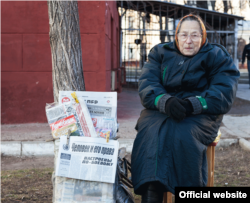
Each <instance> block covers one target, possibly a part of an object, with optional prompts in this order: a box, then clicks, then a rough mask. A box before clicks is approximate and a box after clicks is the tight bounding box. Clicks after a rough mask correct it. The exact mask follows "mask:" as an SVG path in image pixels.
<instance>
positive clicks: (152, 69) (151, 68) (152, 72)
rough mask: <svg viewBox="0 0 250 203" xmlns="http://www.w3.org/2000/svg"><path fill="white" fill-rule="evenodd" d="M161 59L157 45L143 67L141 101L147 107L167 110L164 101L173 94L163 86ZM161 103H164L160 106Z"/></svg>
mask: <svg viewBox="0 0 250 203" xmlns="http://www.w3.org/2000/svg"><path fill="white" fill-rule="evenodd" d="M161 61H162V59H161V56H160V54H159V53H158V46H155V47H153V48H152V49H151V51H150V53H149V55H148V62H147V63H146V64H145V65H144V66H143V68H142V73H141V76H140V78H139V89H138V91H139V96H140V98H141V103H142V105H143V106H144V107H145V108H147V109H159V110H160V109H164V111H165V103H164V102H166V100H167V99H169V98H170V97H171V96H170V95H168V94H167V92H166V90H165V88H164V87H163V86H162V80H161ZM157 103H158V105H157ZM159 104H162V105H161V106H159ZM163 104H164V108H163Z"/></svg>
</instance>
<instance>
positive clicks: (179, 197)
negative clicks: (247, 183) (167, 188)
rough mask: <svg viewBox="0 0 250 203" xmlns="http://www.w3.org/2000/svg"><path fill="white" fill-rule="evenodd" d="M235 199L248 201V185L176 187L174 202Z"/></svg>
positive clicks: (236, 200) (249, 195) (249, 192)
mask: <svg viewBox="0 0 250 203" xmlns="http://www.w3.org/2000/svg"><path fill="white" fill-rule="evenodd" d="M223 199H225V200H227V199H228V200H230V199H232V200H235V202H237V203H238V202H239V203H241V202H242V203H244V202H248V203H249V202H250V187H204V188H202V187H176V188H175V202H176V203H182V202H187V201H190V202H192V203H195V202H201V200H202V202H211V200H213V203H216V202H220V203H221V201H222V200H223Z"/></svg>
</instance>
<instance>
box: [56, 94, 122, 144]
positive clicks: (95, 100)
mask: <svg viewBox="0 0 250 203" xmlns="http://www.w3.org/2000/svg"><path fill="white" fill-rule="evenodd" d="M72 93H73V91H59V104H61V105H63V104H64V105H66V104H67V103H70V102H72V101H74V98H73V97H72ZM76 95H77V98H78V100H79V101H85V103H86V105H87V107H88V110H89V113H90V116H91V118H92V122H93V124H94V127H95V131H96V134H97V136H98V137H103V138H106V136H107V135H109V136H110V138H111V139H113V138H115V137H116V135H117V134H116V133H117V93H116V92H88V91H76Z"/></svg>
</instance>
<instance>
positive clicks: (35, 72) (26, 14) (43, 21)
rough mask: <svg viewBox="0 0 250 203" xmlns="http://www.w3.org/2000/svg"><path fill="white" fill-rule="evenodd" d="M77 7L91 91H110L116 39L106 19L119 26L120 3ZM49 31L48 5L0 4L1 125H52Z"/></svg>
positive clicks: (89, 89) (94, 3)
mask: <svg viewBox="0 0 250 203" xmlns="http://www.w3.org/2000/svg"><path fill="white" fill-rule="evenodd" d="M78 9H79V18H80V31H81V43H82V58H83V71H84V79H85V85H86V90H87V91H110V82H111V81H110V79H111V75H110V70H111V53H110V49H111V48H110V46H111V45H110V43H111V41H110V40H111V38H110V32H108V33H109V34H108V33H107V31H106V30H107V27H111V25H109V24H110V23H111V21H107V16H113V19H114V20H113V21H114V23H115V25H114V26H113V27H115V28H118V27H119V26H118V25H119V22H118V19H119V17H118V12H117V8H116V2H103V1H94V2H90V1H79V2H78ZM108 12H109V14H107V13H108ZM48 33H49V20H48V7H47V2H46V1H40V2H38V1H16V2H13V1H11V2H7V1H3V2H1V59H2V60H1V104H2V105H1V122H2V123H31V122H32V123H34V122H47V120H46V116H45V104H46V103H51V102H53V90H52V62H51V50H50V45H49V34H48ZM116 34H117V33H114V35H116ZM113 46H114V47H115V49H116V51H114V52H119V50H118V48H119V46H117V44H116V43H113ZM113 60H114V61H115V60H116V61H117V60H118V59H117V58H114V59H113ZM117 67H118V66H117V65H116V66H115V67H114V68H117Z"/></svg>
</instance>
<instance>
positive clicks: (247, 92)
mask: <svg viewBox="0 0 250 203" xmlns="http://www.w3.org/2000/svg"><path fill="white" fill-rule="evenodd" d="M236 97H238V98H241V99H244V100H248V101H250V89H249V85H248V84H238V90H237V92H236Z"/></svg>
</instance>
